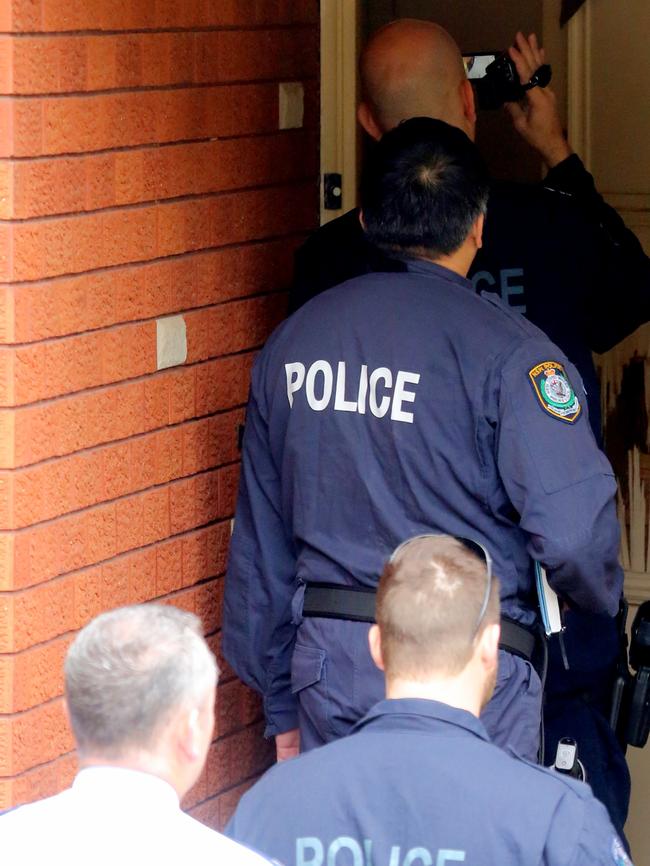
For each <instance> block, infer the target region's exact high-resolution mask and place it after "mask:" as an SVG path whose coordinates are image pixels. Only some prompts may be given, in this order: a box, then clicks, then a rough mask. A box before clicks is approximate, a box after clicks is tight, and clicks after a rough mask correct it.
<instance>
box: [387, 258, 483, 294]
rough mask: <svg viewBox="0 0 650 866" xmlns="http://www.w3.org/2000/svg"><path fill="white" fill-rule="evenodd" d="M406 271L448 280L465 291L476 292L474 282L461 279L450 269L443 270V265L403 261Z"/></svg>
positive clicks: (418, 260) (422, 260) (416, 260)
mask: <svg viewBox="0 0 650 866" xmlns="http://www.w3.org/2000/svg"><path fill="white" fill-rule="evenodd" d="M401 261H403V263H404V265H405V266H406V270H407V271H408V273H409V274H421V275H422V276H424V277H437V278H438V279H443V280H447V281H448V282H450V283H455V284H456V285H458V286H462V287H463V288H464V289H469V290H470V292H472V293H473V292H474V291H475V290H474V286H473V285H472V281H471V280H468V279H467V278H466V277H461V275H460V274H457V273H456V272H455V271H450V270H449V268H443V267H442V265H437V264H436V263H435V262H429V261H427V260H426V259H406V258H405V259H402V260H401Z"/></svg>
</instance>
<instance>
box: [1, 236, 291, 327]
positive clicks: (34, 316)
mask: <svg viewBox="0 0 650 866" xmlns="http://www.w3.org/2000/svg"><path fill="white" fill-rule="evenodd" d="M297 241H298V238H296V239H289V240H280V241H270V242H264V243H260V244H255V245H252V246H244V247H230V248H227V249H223V250H212V251H209V252H199V253H192V254H189V255H186V256H184V257H183V258H182V259H181V260H180V261H185V262H187V263H188V265H189V267H190V268H191V279H190V280H189V283H190V285H191V287H192V290H193V295H192V297H191V298H190V299H189V301H190V303H189V306H190V307H193V306H208V305H210V304H216V303H220V302H222V301H225V300H231V299H234V298H238V297H244V296H246V295H250V294H254V293H255V294H257V293H258V292H260V291H266V292H272V291H276V290H278V289H280V288H284V287H286V286H287V285H288V284H289V281H290V278H291V268H292V258H293V252H294V249H295V245H296V243H297ZM178 261H179V260H178V259H175V260H171V261H163V262H155V263H151V264H148V263H147V264H140V265H128V266H125V267H121V268H117V269H114V270H111V271H109V272H105V273H101V272H100V273H95V274H82V275H80V276H76V277H63V278H57V279H54V280H51V281H48V282H46V283H38V282H35V283H26V284H22V285H20V286H8V287H6V289H5V292H6V298H5V305H4V309H5V315H6V319H5V323H4V328H3V327H2V322H0V341H2V339H3V337H4V340H5V341H13V340H16V341H17V342H32V341H37V340H43V339H46V338H49V337H58V336H64V335H66V334H72V333H76V332H80V331H87V330H91V329H95V328H104V327H107V326H109V325H113V324H117V323H120V322H126V321H130V320H135V319H142V318H148V317H152V316H160V315H165V314H167V313H171V312H175V311H177V310H180V309H182V307H174V306H173V305H172V301H171V277H172V273H174V272H175V270H174V269H175V268H178V265H177V264H175V263H177V262H178ZM0 300H1V299H0ZM184 301H185V302H187V301H188V298H187V297H185V298H184Z"/></svg>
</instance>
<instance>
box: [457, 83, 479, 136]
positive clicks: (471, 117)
mask: <svg viewBox="0 0 650 866" xmlns="http://www.w3.org/2000/svg"><path fill="white" fill-rule="evenodd" d="M460 87H461V96H462V99H463V114H464V116H465V118H466V120H467V121H468V123H469V124H470V126H471V127H472V130H473V129H474V127H475V126H476V99H475V97H474V88H473V87H472V85H471V83H470V80H469V78H464V79H463V80H462V81H461V83H460Z"/></svg>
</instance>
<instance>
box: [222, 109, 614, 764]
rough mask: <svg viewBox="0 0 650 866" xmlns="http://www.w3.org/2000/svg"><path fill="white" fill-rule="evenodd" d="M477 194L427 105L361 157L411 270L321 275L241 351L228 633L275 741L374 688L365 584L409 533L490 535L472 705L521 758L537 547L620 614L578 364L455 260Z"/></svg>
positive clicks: (605, 482)
mask: <svg viewBox="0 0 650 866" xmlns="http://www.w3.org/2000/svg"><path fill="white" fill-rule="evenodd" d="M487 193H488V182H487V176H486V173H485V168H484V166H483V164H482V162H481V160H480V157H479V156H478V153H477V151H476V148H475V147H474V145H473V144H472V143H471V142H470V140H469V139H468V138H467V136H466V135H465V134H464V133H462V132H461V131H460V130H458V129H457V128H455V127H452V126H449V125H448V124H446V123H444V122H442V121H437V120H433V119H430V118H419V119H414V120H411V121H406V122H405V123H403V124H401V125H400V126H399V127H398V128H396V129H395V130H392V131H391V132H389V133H387V134H386V135H385V136H384V137H383V138H382V140H381V142H380V143H378V144H377V146H376V147H375V148H374V149H373V152H372V154H371V157H370V159H369V160H368V161H367V165H366V172H365V180H364V185H363V194H362V195H363V197H362V201H363V203H364V219H365V225H366V231H367V232H368V235H369V237H370V238H371V240H372V241H373V242H374V243H375V244H377V245H378V246H380V247H381V248H382V249H390V250H392V251H394V252H397V251H398V250H399V251H401V254H402V256H403V260H404V262H405V266H406V268H407V270H406V272H405V273H382V274H368V275H365V276H363V277H359V278H357V279H355V280H352V281H350V282H348V283H346V284H344V285H342V286H339V287H337V288H335V289H332V290H330V291H328V292H324V293H322V294H321V295H319V296H318V297H317V298H314V299H313V300H312V301H311V302H310V303H309V304H306V305H305V306H304V307H303V308H301V309H300V310H299V311H297V312H296V313H295V314H294V315H293V316H291V317H290V318H289V319H288V320H287V321H286V322H284V323H283V324H282V325H281V326H280V327H279V328H278V329H277V330H276V331H275V332H274V334H273V335H272V336H271V338H270V339H269V341H268V343H267V344H266V346H265V348H264V350H263V351H262V353H261V354H260V356H259V358H258V360H257V362H256V364H255V367H254V370H253V376H252V384H251V393H250V398H249V405H248V411H247V421H246V433H245V437H244V448H243V456H242V475H241V482H240V491H239V498H238V503H237V511H236V516H235V526H234V534H233V538H232V543H231V548H230V559H229V564H228V572H227V578H226V588H225V609H224V618H223V621H224V628H223V650H224V653H225V655H226V657H227V659H228V661H229V662H230V663H231V664H232V666H233V667H234V669H235V671H236V672H237V673H238V674H239V676H240V677H241V678H242V679H243V680H244V681H245V682H247V683H249V684H250V685H252V686H253V687H255V688H256V689H257V690H258V691H259V692H260V693H261V694H262V695H263V698H264V710H265V714H266V720H267V727H266V733H267V735H269V736H270V735H273V736H275V737H276V744H277V746H278V755H279V756H280V757H282V756H284V755H286V754H287V753H288V754H291V753H292V752H294V751H297V745H298V742H297V741H298V730H297V729H298V728H299V737H300V747H301V748H302V749H303V750H306V749H309V748H311V747H313V746H315V745H319V744H321V743H324V742H327V741H329V740H331V739H335V738H336V737H340V736H342V735H344V734H345V733H347V732H348V731H349V730H350V728H351V727H352V726H353V725H354V723H355V722H356V721H358V719H359V718H360V717H361V716H362V715H363V713H364V712H366V711H367V710H368V709H369V708H370V706H372V704H373V703H374V702H375V701H376V700H377V698H378V697H379V696H380V695H381V694H382V680H381V676H380V675H379V674H378V672H377V671H376V669H375V668H374V666H373V665H372V663H371V659H370V656H369V654H368V649H367V642H366V638H367V632H368V628H369V626H368V624H367V623H368V622H369V621H371V620H372V615H371V614H370V616H369V610H368V601H369V600H370V601H371V602H372V599H373V591H374V589H375V587H376V583H377V577H378V575H379V574H380V572H381V568H382V564H383V561H384V560H385V558H386V556H387V555H388V554H389V553H390V551H391V550H392V549H393V548H394V547H395V546H396V545H397V544H398V543H399V542H400V541H402V540H403V539H404V538H407V537H409V536H411V535H413V534H414V533H418V532H425V531H436V532H444V533H449V534H453V535H463V536H468V535H469V536H471V537H473V538H476V539H477V540H479V541H480V542H481V543H483V544H486V545H487V546H488V547H489V549H490V550H491V551H493V554H494V558H495V564H496V571H497V574H498V575H499V577H500V579H501V598H502V604H503V614H504V615H505V617H507V621H506V622H504V635H506V637H507V639H506V640H505V641H502V643H503V649H502V652H501V655H500V665H499V678H498V682H497V687H496V691H495V695H494V698H493V700H492V701H491V702H490V703H489V705H488V706H487V707H486V709H485V712H484V714H483V721H484V723H485V725H486V728H487V730H488V732H489V733H490V735H491V737H492V739H493V740H494V741H495V742H497V743H499V744H502V745H506V744H508V745H510V746H512V747H513V748H514V749H516V750H517V751H518V752H519V754H521V755H523V756H525V757H528V758H530V759H534V758H535V757H536V755H537V749H538V734H539V724H540V713H541V707H540V704H541V685H540V680H539V677H538V675H537V673H536V672H535V671H534V669H533V667H532V665H531V663H530V658H531V653H532V648H531V647H532V644H533V643H534V640H532V639H531V636H530V634H529V632H528V631H527V628H528V627H530V626H532V625H533V624H534V622H535V619H536V615H535V589H534V577H533V560H538V561H540V562H541V563H542V565H544V566H545V567H546V569H547V570H548V574H549V579H550V582H551V584H552V586H553V587H554V588H555V589H556V591H557V592H558V593H560V595H561V596H562V598H563V600H564V601H565V602H566V603H567V604H572V605H575V606H577V607H579V608H581V609H585V610H591V611H594V612H599V613H602V614H607V615H610V616H611V615H614V614H615V613H616V611H617V608H618V600H619V597H620V594H621V588H622V571H621V569H620V566H619V564H618V560H617V552H618V546H619V529H618V522H617V519H616V513H615V506H614V496H615V491H616V484H615V480H614V478H613V475H612V471H611V467H610V466H609V463H608V462H607V460H606V458H605V457H604V455H603V454H602V453H601V452H600V451H599V450H598V447H597V445H596V442H595V440H594V437H593V433H592V431H591V428H590V426H589V422H588V419H587V415H586V411H585V398H584V390H583V386H582V382H581V380H580V376H579V374H578V372H577V371H576V369H575V367H574V366H573V365H572V364H571V363H570V362H569V361H568V360H567V358H566V357H565V356H564V355H563V354H562V352H561V351H560V350H559V349H558V348H557V347H556V346H554V345H553V344H552V343H551V342H550V341H549V340H548V338H547V337H546V336H545V335H544V334H542V332H541V331H539V330H538V329H537V328H536V327H535V326H534V325H532V324H531V323H530V322H528V321H527V320H526V319H524V318H523V317H522V316H520V315H519V314H517V313H514V312H512V311H510V310H508V308H507V307H505V306H504V305H503V304H502V303H501V302H500V300H499V299H498V298H497V297H495V296H494V295H488V296H485V297H481V296H479V295H477V294H476V293H475V292H474V289H473V286H472V284H471V282H470V281H469V280H468V279H467V278H466V274H467V270H468V268H469V265H470V263H471V261H472V259H473V257H474V255H475V253H476V250H477V249H478V248H479V247H480V244H481V230H482V225H483V218H484V211H485V204H486V199H487ZM332 590H333V591H334V592H333V593H332ZM529 639H530V640H529Z"/></svg>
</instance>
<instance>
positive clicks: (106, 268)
mask: <svg viewBox="0 0 650 866" xmlns="http://www.w3.org/2000/svg"><path fill="white" fill-rule="evenodd" d="M149 207H151V205H149ZM317 210H318V209H317V208H315V209H314V214H315V215H316V214H317ZM9 222H10V221H9ZM311 231H313V230H312V229H303V230H302V231H300V230H293V231H290V232H288V233H287V234H279V235H267V236H265V237H263V238H253V239H252V240H246V241H233V242H232V243H228V244H219V245H218V246H212V247H201V249H198V250H185V252H182V253H172V254H171V255H169V256H155V257H154V258H152V259H138V260H137V261H134V262H121V263H119V264H117V265H101V266H100V267H98V268H90V269H88V270H85V271H73V272H71V273H65V274H54V275H53V276H51V277H39V278H38V279H36V280H4V281H1V280H0V286H9V287H10V288H19V287H20V286H29V285H33V284H35V283H38V284H40V283H52V282H54V281H55V280H68V279H75V278H76V277H83V276H87V275H89V274H103V273H108V272H110V271H114V270H117V269H118V268H132V267H146V266H147V265H153V264H158V263H160V262H166V261H174V260H175V259H180V258H184V257H189V256H196V255H201V254H202V253H209V252H215V251H218V250H228V249H236V248H237V247H249V246H255V245H259V244H265V243H271V242H272V241H280V240H284V239H286V238H294V237H301V236H303V235H307V234H310V233H311ZM82 333H85V332H82Z"/></svg>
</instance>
